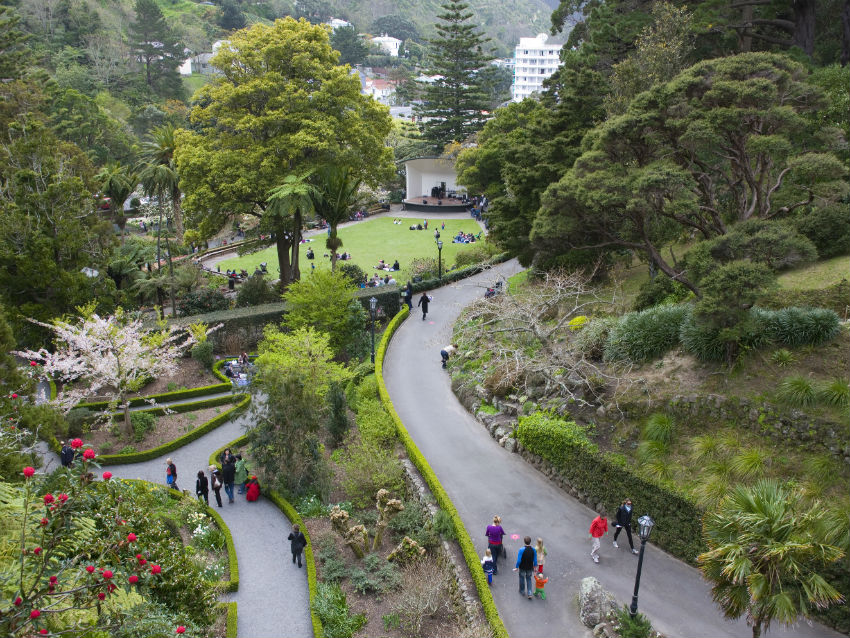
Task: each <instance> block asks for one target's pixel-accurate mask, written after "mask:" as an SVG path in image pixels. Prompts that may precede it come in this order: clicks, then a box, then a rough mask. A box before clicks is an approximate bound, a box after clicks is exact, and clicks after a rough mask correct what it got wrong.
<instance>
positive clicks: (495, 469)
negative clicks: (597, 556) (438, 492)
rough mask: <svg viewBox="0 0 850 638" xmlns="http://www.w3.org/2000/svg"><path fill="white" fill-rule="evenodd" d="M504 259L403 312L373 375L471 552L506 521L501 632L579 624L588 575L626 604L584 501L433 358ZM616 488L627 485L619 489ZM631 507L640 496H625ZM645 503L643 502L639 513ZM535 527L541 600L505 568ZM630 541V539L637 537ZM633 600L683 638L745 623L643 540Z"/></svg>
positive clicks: (631, 566) (624, 563) (627, 560)
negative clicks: (426, 304)
mask: <svg viewBox="0 0 850 638" xmlns="http://www.w3.org/2000/svg"><path fill="white" fill-rule="evenodd" d="M519 270H520V267H519V265H518V264H517V262H516V261H515V260H513V261H510V262H507V263H505V264H502V265H500V266H496V267H495V268H494V269H493V270H492V271H489V272H485V273H482V274H480V275H476V276H475V277H472V278H469V279H465V280H463V281H460V282H458V283H456V284H452V285H450V286H446V287H445V288H441V289H439V290H437V291H435V292H434V293H433V294H434V300H433V302H432V304H431V306H430V309H429V314H428V321H422V320H421V313H419V312H417V310H416V308H414V312H413V313H412V314H411V316H410V318H409V319H407V320H406V321H405V323H404V324H403V325H402V326H401V327H400V328H399V329H398V331H397V332H396V334H395V336H394V337H393V340H392V342H391V345H390V347H389V349H388V352H387V355H386V357H385V359H384V368H383V369H384V380H385V382H386V385H387V390H388V391H389V394H390V397H391V398H392V401H393V405H394V406H395V409H396V411H397V412H398V414H399V416H400V417H401V419H402V421H403V422H404V425H405V427H406V428H407V430H408V431H409V432H410V435H411V436H412V437H413V439H414V441H415V442H416V445H417V446H418V447H419V449H420V450H421V451H422V453H423V454H424V455H425V458H426V459H427V460H428V462H429V463H430V464H431V467H432V468H433V469H434V471H435V473H436V475H437V477H438V478H439V480H440V481H441V483H442V485H443V487H444V488H445V489H446V491H447V492H448V494H449V496H450V497H451V499H452V501H453V502H454V504H455V506H456V507H457V510H458V512H459V514H460V516H461V519H462V520H463V523H464V525H465V526H466V529H467V530H468V531H469V532H470V535H471V537H472V540H473V542H474V543H475V546H476V548H477V549H478V550H479V554H483V552H484V550H485V549H486V547H487V544H486V540H485V538H484V529H485V527H486V526H487V524H488V523H489V522H490V521H491V520H492V517H493V515H494V514H499V515H500V516H501V517H502V525H503V527H504V528H505V529H506V531H507V532H508V534H509V536H508V537H506V540H507V548H508V563H509V564H508V565H505V564H504V563H500V566H499V575H498V576H496V577H495V578H494V582H493V586H492V589H493V596H494V598H495V601H496V605H497V607H498V609H499V613H500V615H501V617H502V620H503V621H504V623H505V626H506V627H507V629H508V631H509V633H510V634H511V636H514V637H515V638H520V637H541V638H543V637H549V636H562V635H570V636H577V635H581V633H582V631H584V633H585V634H586V635H588V636H589V635H590V631H589V630H585V629H584V627H583V626H582V624H581V622H580V620H579V618H578V607H577V604H576V602H575V600H576V597H577V594H578V585H579V581H580V580H581V579H582V578H584V577H586V576H595V577H596V578H598V579H599V580H600V581H601V583H602V585H603V587H605V589H607V590H608V591H610V592H612V593H613V594H614V595H615V596H616V597H617V598H618V599H619V601H620V602H622V603H630V602H631V596H632V589H633V586H634V576H635V570H636V568H637V557H636V556H634V555H632V554H631V553H630V552H629V549H628V541H627V540H626V539H624V538H621V539H620V540H622V541H623V542H622V543H621V544H620V549H619V550H617V549H614V548H613V546H612V545H611V538H612V536H611V533H609V535H607V536H605V537H604V539H603V543H602V549H601V550H600V553H601V562H600V563H599V564H594V563H593V562H592V561H591V559H590V556H589V552H590V539H589V534H588V528H589V526H590V521H591V520H592V519H593V517H594V516H595V513H594V512H592V511H591V510H590V509H589V508H587V507H585V506H584V505H582V504H581V503H579V502H578V501H577V500H576V499H574V498H572V497H570V496H569V494H567V493H565V492H563V491H562V490H560V489H558V488H557V487H556V486H555V485H554V484H553V483H551V482H550V481H549V480H548V479H547V478H546V477H545V476H544V475H543V474H541V473H540V472H538V471H537V470H536V469H534V468H533V467H532V466H531V465H529V464H528V463H526V462H525V461H524V460H523V459H522V458H521V457H520V456H519V455H517V454H512V453H510V452H508V451H506V450H505V449H504V448H502V447H500V446H499V445H498V444H497V443H496V441H494V440H493V439H492V438H491V437H490V435H489V434H488V432H487V430H486V429H485V428H484V427H483V426H482V425H481V424H480V423H478V421H476V420H475V418H474V417H473V416H472V415H470V414H469V413H468V412H467V411H466V410H465V409H464V407H463V406H462V405H461V404H460V403H459V402H458V401H457V399H456V398H455V397H454V395H453V393H452V391H451V387H450V379H449V376H448V375H447V374H446V372H445V371H444V370H442V369H441V367H440V355H439V351H440V349H441V348H442V347H443V346H444V345H446V344H448V343H450V342H451V341H450V340H451V335H452V326H453V325H454V323H455V320H456V319H457V317H458V315H459V314H460V311H461V309H462V308H463V307H464V306H466V305H467V304H469V303H470V302H471V301H473V300H474V299H476V298H479V297H481V296H483V292H484V289H485V287H486V285H488V284H491V283H492V282H493V281H494V280H495V278H496V273H501V274H504V275H506V276H509V275H510V274H513V273H515V272H518V271H519ZM623 496H624V497H625V496H627V495H625V494H624V495H623ZM635 507H636V514H638V515H640V514H643V513H644V512H643V511H641V510H640V503H635ZM649 513H650V514H651V512H649ZM512 534H517V535H519V537H520V538H521V537H523V536H525V535H526V534H527V535H529V536H532V538H534V539H536V538H537V537H538V536H542V537H543V539H544V541H545V544H546V547H547V550H548V554H547V557H546V568H547V572H548V576H549V583H548V584H547V585H546V593H547V599H546V601H540V600H537V599H534V600H527V599H526V598H525V596H520V595H519V594H518V592H517V589H518V587H517V577H516V575H515V574H514V573H513V572H512V571H511V568H512V567H513V565H514V563H515V562H516V555H517V550H518V549H519V547H520V546H521V541H520V540H510V535H512ZM637 542H639V541H637ZM639 609H640V611H643V612H645V613H646V614H647V615H648V616H649V618H650V619H651V620H652V623H653V626H654V627H655V628H656V629H657V630H658V631H660V632H662V633H663V634H664V635H666V636H671V637H672V636H685V637H688V638H697V637H701V636H705V637H711V638H716V637H721V636H740V637H741V638H748V637H749V636H751V635H752V631H751V629H750V628H749V627H747V625H746V623H745V622H744V621H743V620H741V621H737V622H732V621H727V620H725V619H724V618H723V617H722V614H721V613H720V612H719V611H718V608H717V607H716V606H715V605H714V603H713V602H712V600H711V595H710V590H709V587H708V585H707V583H706V582H705V581H704V580H703V579H702V577H701V575H700V573H699V572H698V571H697V570H696V569H694V568H693V567H690V566H688V565H686V564H685V563H683V562H681V561H679V560H677V559H675V558H673V557H672V556H670V555H668V554H666V553H665V552H663V551H661V550H659V549H657V548H656V547H654V546H652V544H651V543H650V544H648V545H647V547H646V552H645V556H644V563H643V574H642V576H641V586H640V598H639ZM770 635H772V636H798V637H801V638H802V637H807V636H812V637H814V636H820V637H832V636H835V637H837V636H839V635H840V634H838V633H837V632H835V631H832V630H830V629H827V628H825V627H823V626H821V625H818V624H814V625H808V624H805V623H800V624H798V625H797V626H795V627H793V628H790V629H783V628H782V627H781V626H779V625H776V626H775V627H774V628H772V629H771V631H770Z"/></svg>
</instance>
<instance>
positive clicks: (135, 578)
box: [127, 574, 139, 585]
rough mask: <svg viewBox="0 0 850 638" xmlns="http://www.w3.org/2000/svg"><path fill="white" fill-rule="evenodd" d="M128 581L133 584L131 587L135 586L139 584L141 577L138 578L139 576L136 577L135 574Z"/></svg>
mask: <svg viewBox="0 0 850 638" xmlns="http://www.w3.org/2000/svg"><path fill="white" fill-rule="evenodd" d="M127 580H129V581H130V584H131V585H135V584H136V583H138V582H139V577H138V576H136V575H135V574H133V575H132V576H130V578H128V579H127Z"/></svg>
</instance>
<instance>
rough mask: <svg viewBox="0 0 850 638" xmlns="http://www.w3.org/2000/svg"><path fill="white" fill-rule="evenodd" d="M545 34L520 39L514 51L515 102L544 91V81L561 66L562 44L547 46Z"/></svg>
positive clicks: (513, 91) (513, 87)
mask: <svg viewBox="0 0 850 638" xmlns="http://www.w3.org/2000/svg"><path fill="white" fill-rule="evenodd" d="M548 39H549V36H547V35H546V34H545V33H540V34H538V35H537V37H535V38H520V39H519V44H518V45H517V46H516V49H515V50H514V83H513V86H512V87H511V92H512V93H513V100H514V102H521V101H522V100H524V99H525V98H527V97H528V96H529V95H531V94H532V93H537V92H540V91H542V90H543V80H545V79H546V78H548V77H549V76H550V75H552V74H553V73H554V72H555V71H556V70H557V68H558V65H560V63H561V60H560V54H561V46H562V45H560V44H546V41H547V40H548Z"/></svg>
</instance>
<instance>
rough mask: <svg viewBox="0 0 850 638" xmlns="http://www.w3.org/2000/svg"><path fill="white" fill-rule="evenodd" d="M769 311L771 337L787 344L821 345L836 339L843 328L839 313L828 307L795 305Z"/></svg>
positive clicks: (777, 341) (775, 340)
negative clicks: (801, 306) (798, 306)
mask: <svg viewBox="0 0 850 638" xmlns="http://www.w3.org/2000/svg"><path fill="white" fill-rule="evenodd" d="M762 312H764V311H762ZM768 313H769V319H768V331H769V335H770V338H771V339H772V340H773V341H774V342H776V343H781V344H783V345H786V346H792V347H793V346H805V345H812V346H819V345H821V344H823V343H826V342H827V341H829V340H831V339H834V338H835V336H836V335H837V334H838V331H839V330H840V329H841V323H840V320H839V318H838V315H837V314H835V312H834V311H832V310H827V309H826V308H797V307H793V308H783V309H782V310H775V311H772V312H771V311H768Z"/></svg>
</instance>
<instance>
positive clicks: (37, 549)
mask: <svg viewBox="0 0 850 638" xmlns="http://www.w3.org/2000/svg"><path fill="white" fill-rule="evenodd" d="M32 553H33V554H35V555H36V556H38V555H39V554H41V547H36V548H35V549H34V550H32Z"/></svg>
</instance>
